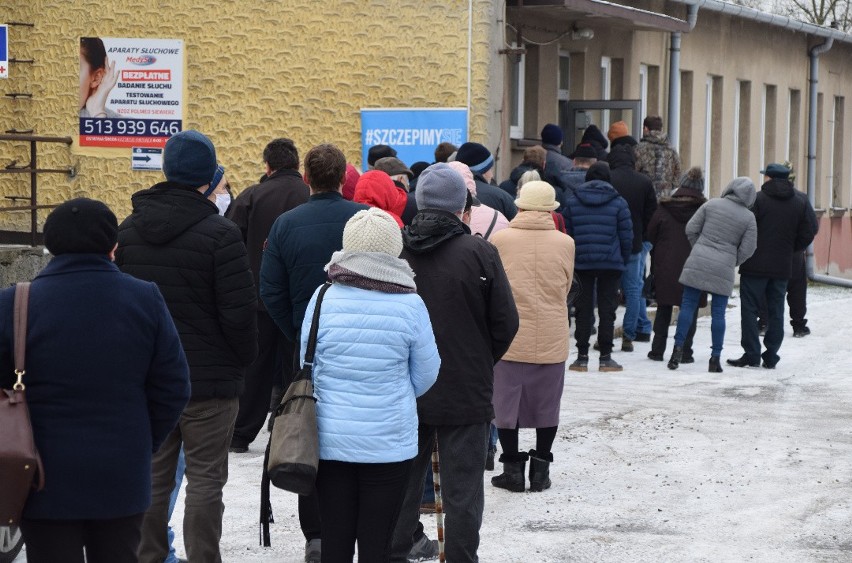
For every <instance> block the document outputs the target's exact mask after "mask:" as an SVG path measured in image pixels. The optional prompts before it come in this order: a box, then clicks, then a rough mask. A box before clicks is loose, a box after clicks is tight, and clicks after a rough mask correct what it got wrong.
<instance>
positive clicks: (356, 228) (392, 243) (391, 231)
mask: <svg viewBox="0 0 852 563" xmlns="http://www.w3.org/2000/svg"><path fill="white" fill-rule="evenodd" d="M343 250H346V251H348V252H384V253H385V254H390V255H391V256H393V257H394V258H399V255H400V254H401V253H402V231H401V230H400V228H399V225H398V224H397V222H396V219H394V218H393V217H391V216H390V215H389V214H388V213H387V212H385V211H382V210H381V209H379V208H378V207H371V208H370V209H365V210H363V211H359V212H358V213H356V214H355V215H353V216H352V218H351V219H349V220H348V221H347V222H346V226H345V227H344V228H343Z"/></svg>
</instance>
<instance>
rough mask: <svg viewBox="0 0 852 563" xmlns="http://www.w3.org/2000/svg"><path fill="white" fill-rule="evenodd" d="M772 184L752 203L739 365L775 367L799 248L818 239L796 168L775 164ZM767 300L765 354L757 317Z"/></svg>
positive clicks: (742, 286) (768, 175) (743, 270)
mask: <svg viewBox="0 0 852 563" xmlns="http://www.w3.org/2000/svg"><path fill="white" fill-rule="evenodd" d="M761 173H762V174H765V175H766V182H765V183H764V184H763V186H761V188H760V193H758V194H757V199H756V200H755V202H754V206H752V211H753V212H754V215H755V219H756V220H757V250H755V251H754V254H752V256H751V258H749V259H748V260H746V261H745V262H743V264H742V266H740V299H741V300H742V316H741V319H740V321H741V325H742V337H741V344H742V347H743V351H744V354H743V355H742V356H741V357H740V358H737V359H735V360H728V364H729V365H732V366H736V367H745V366H751V367H757V366H759V365H760V360H761V358H763V367H765V368H770V369H771V368H774V367H775V365H776V364H777V363H778V360H779V359H780V356H778V350H779V349H780V348H781V342H782V341H783V340H784V295H785V293H786V291H787V280H789V279H790V274H791V264H792V258H793V253H794V252H800V251H802V250H804V249H805V248H806V247H807V246H808V245H809V244H810V243H811V242H812V241H813V240H814V235H815V233H814V226H813V224H812V222H811V220H810V219H809V218H808V206H807V205H806V201H805V200H804V199H803V198H800V197H796V189H795V188H794V187H793V183H792V182H790V180H789V179H788V177H789V176H790V169H789V168H787V167H786V166H784V165H781V164H770V165H769V166H767V167H766V170H761ZM764 298H765V299H766V308H767V313H768V315H769V319H768V321H769V322H768V324H767V327H766V336H765V337H764V338H763V344H764V346H765V347H766V350H765V351H764V352H763V354H761V353H760V333H759V329H758V324H757V315H758V310H759V307H760V302H761V299H764Z"/></svg>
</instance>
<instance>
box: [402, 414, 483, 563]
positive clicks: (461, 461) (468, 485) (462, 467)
mask: <svg viewBox="0 0 852 563" xmlns="http://www.w3.org/2000/svg"><path fill="white" fill-rule="evenodd" d="M436 433H437V435H438V452H439V456H440V466H441V495H442V496H441V500H442V503H443V507H444V529H445V531H446V534H445V540H446V541H445V544H444V551H445V553H446V555H447V561H451V562H452V563H477V562H478V561H479V557H478V556H477V554H476V552H477V550H478V549H479V528H480V527H481V526H482V513H483V511H484V509H485V490H484V485H483V477H482V474H483V473H484V472H485V448H486V447H487V444H488V434H489V431H488V423H487V422H482V423H480V424H470V425H465V426H430V425H426V424H421V425H420V426H419V428H418V444H419V446H418V450H419V451H418V453H417V457H415V458H414V462H413V464H412V466H411V474H410V476H409V478H408V485H407V486H406V490H405V500H404V501H403V503H402V509H401V510H400V513H399V519H398V520H397V523H396V529H395V530H394V533H393V544H392V546H393V547H392V550H391V559H390V561H392V562H394V563H407V561H408V553H409V552H410V551H411V546H412V545H413V544H414V537H415V535H416V534H417V533H418V529H419V526H418V524H419V520H420V499H421V497H422V496H423V479H424V477H425V475H426V467H427V466H428V465H429V464H430V463H431V462H432V447H433V445H434V443H435V434H436Z"/></svg>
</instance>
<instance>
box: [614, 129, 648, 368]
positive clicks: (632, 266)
mask: <svg viewBox="0 0 852 563" xmlns="http://www.w3.org/2000/svg"><path fill="white" fill-rule="evenodd" d="M607 162H609V166H610V169H611V170H610V183H611V184H612V187H614V188H615V190H616V191H617V192H618V193H619V195H621V197H623V198H624V201H626V202H627V207H628V208H629V209H630V219H631V221H632V222H633V248H632V250H631V254H630V258H629V259H628V260H627V263H625V265H624V268H625V269H624V274H623V275H622V276H621V289H622V291H623V292H624V301H625V307H624V319H623V321H622V325H623V329H624V336H623V338H622V341H621V350H622V352H632V351H633V341H634V340H639V341H641V342H648V341H649V340H650V339H651V321H650V319H648V304H647V302H646V301H645V298H644V297H642V285H643V282H644V280H645V262H646V260H647V258H648V253H649V252H650V251H651V243H650V242H648V238H647V236H646V231H647V229H648V223H650V222H651V217H652V216H653V215H654V211H656V210H657V195H656V193H655V192H654V185H653V184H652V183H651V179H650V178H648V177H647V176H645V175H644V174H641V173H639V172H637V171H636V170H635V166H636V157H635V156H634V154H633V147H632V146H631V145H630V144H629V143H621V144H619V145H617V146H616V147H615V148H614V149H612V151H611V152H610V153H609V155H607Z"/></svg>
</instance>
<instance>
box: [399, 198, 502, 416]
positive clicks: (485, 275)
mask: <svg viewBox="0 0 852 563" xmlns="http://www.w3.org/2000/svg"><path fill="white" fill-rule="evenodd" d="M402 237H403V243H404V245H405V248H404V250H403V251H402V256H401V257H402V258H404V259H406V260H408V263H409V264H410V265H411V267H412V269H413V270H414V272H415V274H416V276H417V277H416V278H415V280H416V282H417V293H418V294H419V295H420V297H422V298H423V301H424V302H425V303H426V308H427V309H428V310H429V317H430V319H431V321H432V328H433V330H434V332H435V341H436V342H437V344H438V352H439V353H440V355H441V370H440V371H439V372H438V380H437V381H436V382H435V385H433V386H432V388H431V389H430V390H429V391H427V392H426V394H424V395H423V396H422V397H420V398H419V399H417V415H418V417H419V418H420V422H421V423H423V424H430V425H467V424H478V423H484V422H490V421H491V420H492V419H493V418H494V408H493V407H492V404H491V400H492V395H493V391H494V364H495V363H497V361H498V360H499V359H500V358H501V357H503V354H505V353H506V350H508V349H509V345H510V344H511V343H512V339H513V338H514V337H515V333H516V332H517V331H518V311H517V309H516V308H515V300H514V298H513V297H512V289H511V287H510V286H509V280H508V278H507V277H506V272H505V270H504V269H503V263H502V262H501V261H500V256H499V254H498V253H497V249H496V248H495V247H494V246H493V245H492V244H491V243H489V242H486V241H485V239H483V238H481V237H474V236H471V235H470V229H468V228H467V226H466V225H464V224H463V223H462V222H461V221H460V220H459V219H458V217H456V216H455V215H453V214H451V213H446V212H444V211H437V210H432V209H426V210H422V211H420V212H419V213H418V214H417V215H416V216H415V218H414V221H412V223H411V225H410V226H408V227H405V228H404V229H403V232H402Z"/></svg>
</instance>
